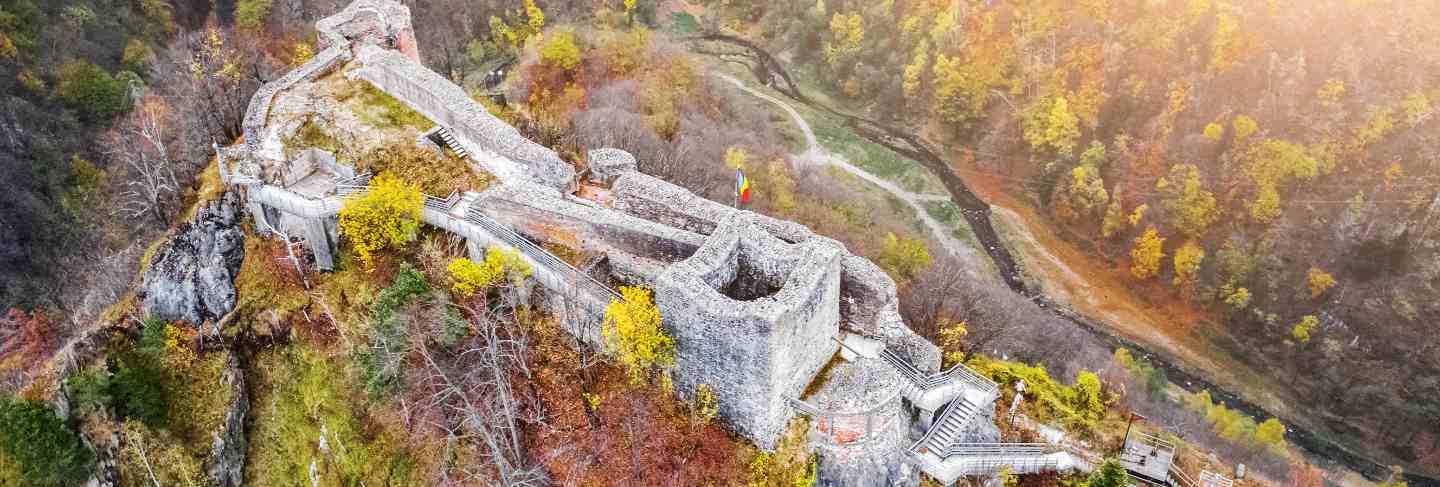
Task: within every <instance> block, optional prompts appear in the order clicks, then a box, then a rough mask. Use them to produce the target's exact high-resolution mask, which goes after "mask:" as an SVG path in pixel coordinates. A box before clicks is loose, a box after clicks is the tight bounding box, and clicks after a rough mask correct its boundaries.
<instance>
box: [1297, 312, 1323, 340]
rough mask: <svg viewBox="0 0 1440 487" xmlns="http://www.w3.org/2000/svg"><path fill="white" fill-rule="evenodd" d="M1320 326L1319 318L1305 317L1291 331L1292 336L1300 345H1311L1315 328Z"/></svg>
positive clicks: (1313, 316)
mask: <svg viewBox="0 0 1440 487" xmlns="http://www.w3.org/2000/svg"><path fill="white" fill-rule="evenodd" d="M1319 326H1320V319H1319V318H1316V317H1315V315H1305V316H1303V317H1301V318H1300V322H1299V323H1296V324H1295V328H1293V329H1291V330H1290V336H1292V337H1294V338H1295V340H1297V341H1299V342H1300V343H1310V336H1311V334H1313V333H1314V332H1315V328H1318V327H1319Z"/></svg>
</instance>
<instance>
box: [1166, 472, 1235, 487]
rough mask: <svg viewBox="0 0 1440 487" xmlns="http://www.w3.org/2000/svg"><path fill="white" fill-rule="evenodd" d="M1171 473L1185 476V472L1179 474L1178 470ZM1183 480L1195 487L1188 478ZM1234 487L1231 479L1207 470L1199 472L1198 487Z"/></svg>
mask: <svg viewBox="0 0 1440 487" xmlns="http://www.w3.org/2000/svg"><path fill="white" fill-rule="evenodd" d="M1171 473H1172V474H1176V473H1178V474H1180V475H1182V476H1183V475H1185V472H1181V471H1180V470H1178V469H1177V470H1175V471H1173V472H1171ZM1184 478H1185V479H1186V481H1189V482H1190V485H1196V484H1195V482H1193V481H1190V480H1189V477H1184ZM1234 485H1235V481H1234V480H1231V479H1227V478H1225V476H1224V475H1221V474H1218V473H1215V472H1211V471H1209V470H1201V471H1200V483H1199V487H1234Z"/></svg>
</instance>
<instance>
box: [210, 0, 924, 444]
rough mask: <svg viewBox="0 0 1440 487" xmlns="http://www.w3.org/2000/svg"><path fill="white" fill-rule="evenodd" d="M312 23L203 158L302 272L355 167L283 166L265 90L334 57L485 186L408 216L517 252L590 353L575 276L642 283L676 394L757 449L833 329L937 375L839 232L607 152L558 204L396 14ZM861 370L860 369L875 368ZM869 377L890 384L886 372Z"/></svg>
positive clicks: (858, 403) (548, 180) (322, 70)
mask: <svg viewBox="0 0 1440 487" xmlns="http://www.w3.org/2000/svg"><path fill="white" fill-rule="evenodd" d="M317 29H318V30H319V31H320V36H321V42H320V43H321V46H322V48H323V51H322V52H321V53H320V54H319V55H317V56H316V58H315V59H314V60H312V61H310V62H308V63H306V64H305V65H302V66H301V67H300V68H297V69H296V70H295V71H292V72H290V73H287V74H286V75H285V76H284V77H282V78H280V79H278V80H276V81H275V82H272V83H269V84H266V85H265V86H264V87H262V88H261V90H260V91H259V92H257V93H256V95H255V97H254V98H253V99H252V100H251V104H250V107H249V112H247V114H246V118H245V121H244V129H245V142H244V145H243V146H242V147H241V148H240V149H239V150H220V149H217V153H218V154H220V155H221V156H222V157H221V159H222V160H221V167H222V178H223V179H224V180H225V181H226V182H227V184H230V185H237V186H243V187H245V188H246V190H245V191H244V195H245V196H246V198H247V199H248V208H249V213H250V214H251V215H252V216H253V217H254V218H255V220H256V223H257V226H258V227H259V228H261V229H275V230H278V231H281V232H285V233H288V234H289V236H291V237H296V238H300V239H303V240H304V241H305V242H306V246H307V247H308V248H309V249H310V250H311V251H312V253H313V255H314V257H315V261H316V264H317V266H319V267H320V268H322V269H330V268H333V264H334V262H333V256H334V252H335V249H337V248H338V241H339V240H338V239H339V235H338V234H337V228H336V224H335V222H336V218H335V215H336V213H337V212H338V211H339V209H340V207H341V206H342V204H343V203H342V196H341V195H340V194H337V191H336V188H335V184H336V183H337V181H339V180H345V179H346V178H352V177H354V176H355V174H354V173H353V170H350V169H349V168H348V167H347V166H345V165H344V163H343V162H340V161H335V160H334V157H333V155H331V154H329V153H325V152H323V151H317V150H304V149H307V148H303V147H298V148H294V149H301V150H302V151H301V152H298V156H297V157H295V158H293V159H291V160H289V161H286V160H283V159H284V155H283V154H284V152H286V150H285V148H284V147H279V145H282V144H281V142H278V141H280V140H281V138H280V137H279V133H280V132H283V131H284V130H285V129H284V128H281V127H279V126H280V125H284V124H283V123H276V122H275V121H273V120H270V118H271V117H270V116H269V113H270V110H271V105H272V104H274V103H275V100H276V97H277V93H280V92H282V91H284V90H287V89H290V88H291V87H293V86H295V85H296V84H297V83H300V82H303V81H314V80H316V79H318V78H320V77H321V76H324V75H325V74H326V73H330V72H333V71H335V70H337V69H340V68H341V67H342V66H343V67H344V68H345V75H346V76H347V77H349V78H350V79H351V80H359V81H364V82H368V83H371V84H372V85H374V86H375V87H376V88H378V89H380V90H381V91H383V92H385V93H387V94H389V95H391V96H393V97H395V98H396V99H398V100H400V101H401V102H403V103H405V104H406V105H408V106H410V107H411V108H413V109H415V110H416V111H417V112H419V113H420V114H422V115H424V116H425V117H427V118H429V119H430V120H431V121H432V122H434V123H435V124H437V125H439V126H440V127H444V128H447V129H448V130H449V131H450V133H451V134H452V135H453V136H454V138H455V139H456V140H457V143H458V144H459V145H460V146H461V147H462V148H463V149H464V150H465V151H466V152H468V153H469V155H470V158H469V159H468V160H469V162H471V163H473V164H477V165H479V166H483V168H484V169H485V170H487V171H489V172H490V173H492V174H493V175H495V176H496V177H497V179H498V180H499V181H498V184H494V185H492V186H491V187H490V188H489V189H487V190H486V191H484V192H481V193H473V192H472V193H468V194H466V195H465V196H464V198H455V199H453V200H447V199H444V198H443V195H437V196H442V197H440V198H430V199H427V204H426V206H425V208H424V212H423V216H422V220H423V221H424V222H425V223H426V224H429V225H432V226H435V227H438V228H441V229H443V230H445V231H447V232H450V233H452V234H455V235H457V236H460V237H462V238H464V239H466V240H467V247H469V248H470V250H471V252H472V257H479V256H480V254H479V251H480V250H481V249H483V248H485V247H488V246H502V247H511V248H516V249H522V250H523V251H522V252H521V253H522V257H523V258H525V259H527V262H529V263H531V265H532V266H533V267H535V274H534V279H535V282H536V283H537V284H538V285H539V286H541V287H543V288H545V289H546V291H547V292H546V293H545V298H546V299H545V300H544V301H543V302H542V303H546V304H545V305H547V306H551V309H552V311H556V313H557V315H560V314H561V313H562V311H560V310H561V309H562V308H565V309H568V308H572V307H573V308H578V309H579V310H581V311H580V313H579V314H581V315H583V316H579V317H576V316H572V314H573V313H568V312H565V313H566V314H564V316H566V318H565V320H564V323H563V326H564V327H565V328H566V330H568V331H569V332H570V333H571V334H573V335H575V336H576V337H579V338H580V339H581V340H582V341H585V342H586V343H590V344H592V345H593V344H598V343H599V342H600V333H599V328H600V326H599V322H600V320H599V318H600V316H601V315H603V312H604V308H605V306H606V304H608V303H609V302H610V300H611V299H614V298H615V294H614V291H613V290H611V289H608V287H607V286H606V285H605V284H604V283H603V282H597V281H589V280H587V279H586V278H584V274H587V273H588V274H592V275H591V277H595V278H597V279H598V280H599V281H607V280H608V279H607V278H614V279H618V280H620V281H623V282H626V283H630V284H638V285H644V286H649V287H652V288H653V289H654V290H655V299H656V304H657V305H658V306H659V308H660V314H661V316H662V318H663V320H664V326H665V328H666V330H667V332H669V333H670V334H671V335H672V336H673V337H674V338H675V340H676V353H677V360H676V364H675V368H674V370H673V371H672V372H673V377H674V379H675V384H676V385H677V386H678V387H677V390H679V391H680V393H681V394H683V395H692V394H693V393H694V391H695V390H696V388H697V387H699V385H701V384H705V385H707V386H709V387H712V388H713V389H714V390H715V392H716V398H717V401H718V406H719V413H720V417H721V419H722V420H723V421H724V422H725V423H726V424H727V425H728V426H729V427H730V428H731V429H732V430H734V431H736V432H737V433H738V434H740V435H742V436H744V437H746V438H748V439H750V440H752V441H754V442H755V443H756V444H757V445H759V446H760V447H761V448H765V449H769V448H772V447H773V446H774V444H775V442H776V440H777V438H778V435H779V434H780V433H781V431H782V430H783V428H784V426H785V424H786V423H787V421H788V420H789V419H790V418H791V416H793V414H794V409H793V408H792V407H791V406H790V404H788V403H787V400H789V399H798V398H800V397H801V395H802V394H803V393H804V392H805V390H806V388H807V386H809V385H811V384H812V383H814V382H815V381H816V377H817V375H818V374H819V372H820V370H821V369H822V368H823V367H824V365H825V364H826V363H827V362H828V361H829V360H831V358H832V357H834V356H835V352H836V350H837V349H838V347H839V343H838V342H837V341H836V340H835V339H836V338H837V337H839V336H840V334H841V330H845V331H848V332H851V333H853V334H856V335H863V336H865V337H869V338H870V339H873V342H875V343H883V344H884V349H886V350H889V351H892V352H894V353H896V354H898V355H899V356H901V357H903V358H905V359H908V360H909V361H911V362H913V363H914V365H916V366H917V367H918V368H920V369H921V370H923V371H935V370H938V369H939V365H940V353H939V349H938V348H937V347H935V346H934V345H933V344H931V343H929V342H928V341H926V340H925V339H923V338H921V337H919V336H918V335H915V334H914V333H913V332H912V331H911V330H910V329H909V328H908V327H906V326H905V324H904V322H903V321H902V320H901V318H900V314H899V312H898V300H897V298H896V292H895V283H894V282H893V281H892V280H891V279H890V277H889V276H888V275H886V274H885V273H884V272H883V271H881V270H880V268H878V267H876V266H875V265H874V264H873V263H871V262H870V261H868V260H866V259H864V258H862V257H858V256H855V255H853V254H850V253H849V252H848V251H846V250H845V248H844V246H843V245H842V244H840V243H839V242H836V241H834V240H832V239H829V238H826V237H823V236H819V235H816V234H815V233H814V232H812V231H810V230H809V229H808V228H806V227H805V226H803V225H800V224H798V223H795V222H790V221H785V220H779V219H775V218H771V217H767V216H764V215H759V214H756V213H752V212H749V211H743V210H738V209H735V208H731V207H729V206H726V205H724V204H721V203H716V202H713V201H709V200H706V199H705V198H702V197H700V196H698V195H695V194H693V193H691V192H689V191H687V190H685V189H684V188H681V187H678V186H675V185H673V184H670V183H667V182H664V181H661V180H659V179H656V178H654V177H651V176H647V175H645V174H642V173H640V172H638V171H637V170H636V167H637V164H636V161H635V158H634V157H633V156H632V155H630V154H629V153H626V152H625V151H622V150H618V149H598V150H595V151H591V152H590V153H589V154H588V162H589V165H588V167H589V176H588V177H589V179H590V181H591V182H592V184H591V185H589V186H587V187H589V188H590V189H593V190H596V191H597V193H591V195H595V194H599V195H603V196H600V197H594V198H593V200H594V201H592V200H588V199H582V198H581V197H577V196H573V195H571V193H572V192H573V191H574V190H575V188H576V187H577V181H575V179H576V173H575V169H574V167H573V166H571V165H570V164H569V163H567V162H565V161H564V160H562V159H561V158H560V157H559V156H558V155H557V154H556V153H555V152H554V151H552V150H550V149H548V148H546V147H543V146H541V145H539V144H536V143H534V142H532V141H530V140H528V139H526V138H525V137H524V136H522V135H521V134H520V133H519V131H517V130H516V129H515V128H514V127H511V126H510V125H508V124H506V123H505V122H504V121H502V120H500V119H498V118H496V117H494V116H493V115H491V114H490V113H489V112H488V111H486V110H485V109H484V108H483V107H482V106H480V105H478V104H476V103H475V102H474V101H473V100H471V99H470V97H469V95H468V94H467V93H466V92H465V91H464V90H463V89H461V88H460V87H459V86H456V85H454V84H453V83H451V82H450V81H449V80H447V79H445V78H444V77H442V76H440V75H438V74H436V73H434V72H433V71H430V70H429V69H427V68H425V67H424V66H423V65H421V64H420V63H419V62H418V53H417V52H416V51H415V50H414V36H413V32H412V31H411V27H410V18H409V11H408V9H406V8H405V7H403V6H401V5H399V4H398V3H396V2H394V1H393V0H356V1H355V2H354V3H352V4H351V5H350V6H348V7H346V8H345V10H344V11H342V12H340V13H339V14H336V15H335V16H332V17H330V18H326V19H324V20H322V21H321V22H320V23H319V24H317ZM227 156H228V157H227ZM227 159H228V160H227ZM236 160H238V162H237V163H236V164H235V165H234V166H233V170H231V168H232V166H231V165H230V161H236ZM356 184H363V182H359V183H356ZM606 185H608V186H609V188H608V189H606V188H604V187H603V186H606ZM351 190H353V191H359V190H357V189H353V188H352V189H351ZM351 190H347V191H351ZM345 194H351V193H349V192H346V193H345ZM272 223H273V224H274V225H273V226H272V225H271V224H272ZM540 245H549V246H551V247H554V246H557V245H558V246H561V247H570V248H573V249H575V250H579V251H581V252H582V258H583V259H584V260H586V261H587V262H594V261H596V260H597V259H591V258H592V257H598V256H601V255H603V259H598V261H599V263H603V264H604V265H597V266H596V267H595V268H594V269H589V268H584V269H579V270H577V269H574V268H573V267H572V264H569V263H565V262H562V261H561V260H560V258H559V257H557V256H555V255H552V254H550V253H549V252H546V251H545V250H542V249H540ZM597 272H598V273H600V274H598V275H597V274H596V273H597ZM607 272H608V273H609V275H608V276H606V275H603V273H607ZM553 303H570V304H574V305H577V306H555V305H554V304H553ZM871 359H873V357H871ZM871 362H874V363H870V364H868V365H867V367H872V366H878V365H876V364H878V363H879V362H877V361H875V360H871ZM872 368H873V367H872ZM892 375H893V374H892ZM822 380H823V379H822ZM841 386H844V387H841ZM851 386H855V384H849V383H844V382H836V383H834V385H833V388H835V389H834V390H835V391H838V392H837V393H838V394H846V393H847V391H850V390H852V389H854V387H851ZM855 387H858V386H855ZM884 387H885V388H894V387H898V386H896V385H895V384H894V381H888V382H886V383H885V384H884ZM870 392H876V391H868V392H867V393H866V394H863V395H859V396H856V397H855V398H854V399H855V400H854V401H852V402H847V403H845V404H844V405H843V406H844V409H845V410H853V409H852V406H853V408H860V409H864V410H866V411H870V412H868V413H867V415H868V416H872V417H877V418H879V417H888V416H899V419H898V420H897V421H902V423H896V425H897V427H896V428H894V429H893V430H892V429H886V430H884V432H885V434H884V435H878V436H877V438H879V437H880V436H885V438H886V439H885V441H876V442H872V443H871V445H872V447H874V446H880V445H892V444H898V442H899V441H900V439H901V438H900V437H901V436H903V435H905V434H907V430H906V429H905V428H899V427H898V425H900V424H908V422H909V419H910V418H909V417H908V416H904V413H903V411H898V410H896V409H898V408H899V406H898V405H899V402H898V401H896V400H894V399H893V398H894V397H898V396H897V395H896V394H890V395H883V394H880V395H876V394H871V393H870ZM881 396H883V397H881ZM872 403H873V404H872ZM885 424H889V423H885ZM840 426H844V425H840ZM835 427H836V424H832V425H831V428H835ZM835 447H836V448H841V449H843V446H840V445H835ZM885 458H890V457H888V456H887V457H885Z"/></svg>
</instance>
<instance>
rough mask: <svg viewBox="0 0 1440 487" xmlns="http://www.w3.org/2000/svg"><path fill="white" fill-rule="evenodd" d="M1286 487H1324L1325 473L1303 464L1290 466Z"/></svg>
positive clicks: (1318, 468) (1317, 468)
mask: <svg viewBox="0 0 1440 487" xmlns="http://www.w3.org/2000/svg"><path fill="white" fill-rule="evenodd" d="M1288 480H1289V483H1288V484H1287V486H1288V487H1325V471H1324V470H1322V469H1321V468H1320V467H1316V466H1314V465H1310V464H1306V463H1303V462H1299V463H1293V464H1291V465H1290V474H1289V476H1288Z"/></svg>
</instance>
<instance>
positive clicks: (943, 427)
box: [908, 396, 980, 459]
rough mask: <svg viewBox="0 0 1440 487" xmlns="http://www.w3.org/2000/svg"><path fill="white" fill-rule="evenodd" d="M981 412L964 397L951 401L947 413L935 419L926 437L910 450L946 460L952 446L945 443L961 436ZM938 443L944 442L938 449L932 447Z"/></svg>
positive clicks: (926, 431) (917, 453)
mask: <svg viewBox="0 0 1440 487" xmlns="http://www.w3.org/2000/svg"><path fill="white" fill-rule="evenodd" d="M979 412H980V408H979V407H977V406H975V405H973V404H970V401H967V400H965V397H964V396H960V397H957V398H955V400H954V401H951V402H950V404H949V405H948V406H946V407H945V412H944V413H941V414H940V417H938V418H935V422H934V423H933V424H931V425H930V428H929V429H927V430H925V436H922V437H920V440H919V441H916V442H915V443H914V444H912V445H910V448H908V450H909V451H910V453H912V454H915V455H919V454H920V453H922V452H929V453H934V454H935V455H936V456H939V457H940V458H942V459H943V458H945V457H946V456H948V455H947V454H946V451H947V450H946V449H947V448H949V447H950V446H951V445H949V444H944V443H948V442H950V441H951V440H954V439H955V435H957V434H960V432H961V430H963V429H964V428H965V426H966V425H968V424H970V421H972V420H974V419H975V416H977V415H978V413H979ZM940 435H948V436H949V437H948V438H940V437H939V436H940ZM937 441H938V442H943V443H942V445H941V446H939V447H938V448H937V447H935V446H934V445H932V444H933V443H935V442H937Z"/></svg>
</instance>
